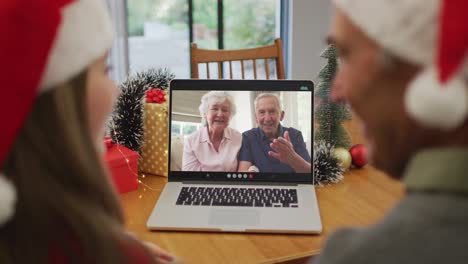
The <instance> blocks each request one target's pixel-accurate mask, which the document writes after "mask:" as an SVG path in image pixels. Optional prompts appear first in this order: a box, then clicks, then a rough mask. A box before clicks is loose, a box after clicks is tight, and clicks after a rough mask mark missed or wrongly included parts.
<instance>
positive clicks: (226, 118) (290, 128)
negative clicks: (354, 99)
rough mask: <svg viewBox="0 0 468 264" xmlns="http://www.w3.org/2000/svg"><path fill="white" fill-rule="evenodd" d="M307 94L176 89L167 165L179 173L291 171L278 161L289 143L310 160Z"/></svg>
mask: <svg viewBox="0 0 468 264" xmlns="http://www.w3.org/2000/svg"><path fill="white" fill-rule="evenodd" d="M311 96H312V93H311V92H310V91H307V92H304V91H275V92H265V93H264V92H261V91H200V90H196V91H195V90H190V91H189V90H174V91H172V107H171V164H179V165H180V166H175V167H177V168H180V169H177V170H180V171H207V172H238V171H241V172H277V173H294V172H295V171H294V169H293V168H292V167H291V166H289V165H288V164H287V162H286V161H285V160H283V161H282V159H284V157H286V156H288V155H286V154H287V153H289V152H288V151H286V150H285V148H287V144H288V143H287V142H289V143H290V146H291V148H292V149H293V151H294V152H295V153H296V154H297V155H299V156H300V157H301V158H302V159H303V160H304V161H306V162H309V163H310V162H311V156H312V153H311V148H312V145H313V144H312V140H313V139H312V116H311V115H312V113H311V112H312V111H311V109H312V105H311V102H312V99H311ZM202 99H203V100H202ZM256 99H257V100H256ZM275 139H276V143H274V144H276V145H273V146H272V145H271V144H272V143H273V142H274V140H275ZM285 140H287V142H286V141H285ZM280 154H282V156H280V157H279V156H278V155H280ZM171 167H173V166H171ZM173 168H174V167H173ZM171 170H174V169H171Z"/></svg>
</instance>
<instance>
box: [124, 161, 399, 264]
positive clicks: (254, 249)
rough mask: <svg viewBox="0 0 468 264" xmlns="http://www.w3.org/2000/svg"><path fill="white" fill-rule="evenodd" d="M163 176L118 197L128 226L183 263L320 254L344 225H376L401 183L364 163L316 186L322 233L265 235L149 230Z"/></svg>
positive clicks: (254, 260) (299, 258)
mask: <svg viewBox="0 0 468 264" xmlns="http://www.w3.org/2000/svg"><path fill="white" fill-rule="evenodd" d="M166 182H167V178H163V177H158V176H147V177H145V178H144V179H142V183H141V184H140V186H139V189H138V190H137V191H133V192H130V193H126V194H123V195H122V204H123V207H124V210H125V215H126V221H127V222H126V225H127V228H128V229H129V230H130V231H132V232H135V233H136V234H137V235H138V236H139V237H140V238H141V239H143V240H148V241H152V242H154V243H156V244H158V245H159V246H161V247H162V248H164V249H166V250H169V251H170V252H173V253H174V254H175V255H177V256H179V257H181V258H182V259H183V260H184V261H185V263H189V264H190V263H281V262H286V263H303V262H304V261H305V259H306V258H308V257H310V256H314V255H317V254H318V253H319V252H320V249H321V247H322V243H323V242H324V239H325V237H326V236H327V235H328V234H329V233H330V232H332V231H334V230H335V229H337V228H339V227H343V226H365V225H369V224H372V223H375V222H376V221H377V220H379V219H381V218H382V217H383V215H384V214H385V213H386V212H387V211H388V210H389V208H391V207H392V206H394V204H395V203H396V202H397V201H398V200H399V199H400V198H401V197H402V195H403V191H404V189H403V186H402V185H401V183H399V182H396V181H394V180H392V179H390V178H388V177H387V176H385V175H384V174H383V173H381V172H379V171H377V170H375V169H373V168H371V167H369V166H367V167H365V168H363V169H353V170H351V171H349V172H347V173H346V174H345V179H344V180H343V181H342V182H341V183H338V184H335V185H329V186H325V187H318V188H316V190H317V197H318V201H319V207H320V213H321V217H322V224H323V227H324V232H323V233H322V234H321V235H273V234H272V235H268V234H233V233H198V232H171V231H164V232H162V231H149V230H147V229H146V220H147V219H148V217H149V215H150V213H151V210H152V209H153V207H154V204H155V203H156V200H157V199H158V197H159V194H160V192H161V189H162V188H163V186H164V185H165V183H166Z"/></svg>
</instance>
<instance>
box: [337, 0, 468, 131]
mask: <svg viewBox="0 0 468 264" xmlns="http://www.w3.org/2000/svg"><path fill="white" fill-rule="evenodd" d="M450 1H451V0H371V1H369V0H333V2H334V3H335V5H336V7H337V8H338V9H339V10H340V11H341V12H343V13H344V14H346V15H347V16H348V17H349V18H350V20H351V21H352V22H353V23H354V24H355V25H356V26H357V27H359V28H360V29H361V30H362V31H363V32H364V33H365V34H366V35H367V36H368V37H369V38H370V39H372V40H373V41H375V42H376V43H377V44H378V45H379V46H380V47H381V48H382V49H383V50H385V51H386V52H388V53H390V54H391V55H393V56H395V57H398V58H400V59H401V60H403V61H407V62H409V63H412V64H415V65H419V66H421V67H422V69H423V70H422V71H421V73H420V74H418V75H417V76H416V78H415V79H414V80H413V81H412V82H411V83H410V85H409V87H408V89H407V92H406V94H405V107H406V110H407V112H408V113H409V114H410V116H411V117H412V118H414V119H415V120H416V121H418V122H420V123H421V124H423V125H425V126H429V127H435V128H441V129H447V130H450V129H453V128H456V127H458V126H459V125H461V124H463V123H464V121H465V120H466V119H467V117H468V87H467V83H466V81H465V80H464V78H465V77H464V74H466V71H467V70H468V66H467V65H468V63H467V60H466V56H465V58H462V57H461V56H459V55H458V53H460V50H455V49H451V48H445V49H443V50H441V49H440V45H437V44H438V43H439V44H440V43H441V41H442V40H450V39H451V36H450V34H464V33H463V32H459V31H460V29H464V30H465V31H466V27H460V26H459V25H460V23H465V21H464V19H465V16H462V15H460V14H461V12H464V10H462V9H463V7H461V8H458V9H457V8H456V7H455V8H454V6H453V5H451V6H450V7H451V8H450V9H448V8H445V9H444V7H447V5H448V4H453V3H451V2H450ZM447 10H450V12H454V11H455V13H456V15H453V14H447V13H445V12H449V11H447ZM443 19H447V20H450V23H447V24H444V22H447V21H445V20H443ZM453 19H455V20H457V19H458V20H460V19H462V20H463V21H458V20H457V21H453ZM458 22H460V23H458ZM440 25H452V26H451V28H449V29H445V31H440V29H441V28H442V27H441V26H440ZM457 25H458V26H457ZM454 27H458V29H457V28H454ZM448 42H450V41H448ZM455 42H456V41H455ZM455 42H454V43H455ZM457 48H460V47H457ZM462 48H464V49H465V50H466V49H467V47H462ZM441 52H443V53H441ZM450 52H452V53H450ZM457 52H458V53H457ZM440 54H444V55H443V58H453V55H454V54H455V57H457V56H458V57H460V58H459V59H460V62H461V63H460V65H461V66H459V67H458V69H456V71H455V72H454V74H452V75H451V76H450V79H448V81H447V80H442V77H441V71H442V70H444V69H442V70H441V66H444V65H445V64H443V63H442V64H439V63H438V62H437V59H438V60H439V61H440V58H441V57H440ZM465 54H466V52H465Z"/></svg>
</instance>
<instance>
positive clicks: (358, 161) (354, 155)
mask: <svg viewBox="0 0 468 264" xmlns="http://www.w3.org/2000/svg"><path fill="white" fill-rule="evenodd" d="M349 153H350V154H351V160H352V161H351V163H352V164H353V165H354V166H355V167H356V168H362V167H364V166H365V165H366V164H367V162H368V161H367V148H366V146H364V145H363V144H356V145H354V146H352V147H351V148H350V149H349Z"/></svg>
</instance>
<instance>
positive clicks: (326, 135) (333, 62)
mask: <svg viewBox="0 0 468 264" xmlns="http://www.w3.org/2000/svg"><path fill="white" fill-rule="evenodd" d="M320 57H322V58H325V59H327V60H328V62H327V65H325V67H323V68H322V70H321V71H320V73H319V75H318V78H319V83H318V85H317V88H316V90H315V96H316V97H317V100H316V101H317V103H316V106H315V120H316V122H317V124H318V126H317V129H316V131H315V135H314V136H315V140H317V141H320V140H324V141H325V142H327V143H329V144H331V145H333V146H336V147H343V148H345V149H349V147H350V146H351V140H350V138H349V135H348V133H347V132H346V130H345V129H344V128H343V126H342V122H343V121H345V120H350V119H351V113H350V111H349V109H348V107H347V106H346V105H344V104H342V103H339V104H336V103H332V102H331V101H330V98H329V97H330V89H331V84H332V81H333V77H334V76H335V73H336V70H337V67H338V62H337V52H336V48H335V46H334V45H329V46H328V47H327V48H326V49H325V51H323V52H322V54H321V55H320Z"/></svg>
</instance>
